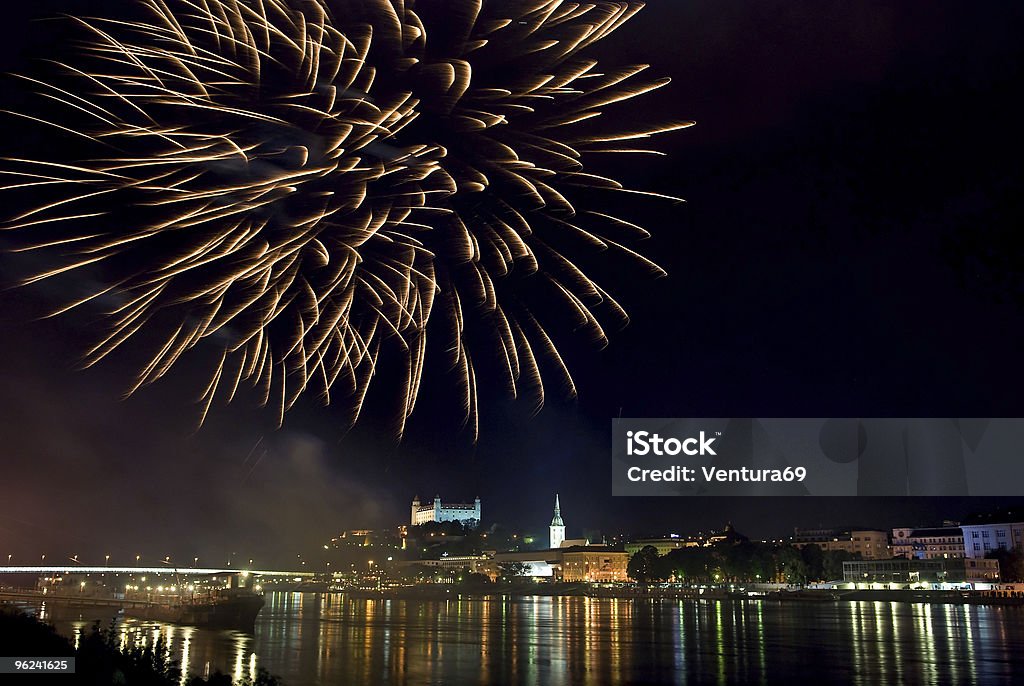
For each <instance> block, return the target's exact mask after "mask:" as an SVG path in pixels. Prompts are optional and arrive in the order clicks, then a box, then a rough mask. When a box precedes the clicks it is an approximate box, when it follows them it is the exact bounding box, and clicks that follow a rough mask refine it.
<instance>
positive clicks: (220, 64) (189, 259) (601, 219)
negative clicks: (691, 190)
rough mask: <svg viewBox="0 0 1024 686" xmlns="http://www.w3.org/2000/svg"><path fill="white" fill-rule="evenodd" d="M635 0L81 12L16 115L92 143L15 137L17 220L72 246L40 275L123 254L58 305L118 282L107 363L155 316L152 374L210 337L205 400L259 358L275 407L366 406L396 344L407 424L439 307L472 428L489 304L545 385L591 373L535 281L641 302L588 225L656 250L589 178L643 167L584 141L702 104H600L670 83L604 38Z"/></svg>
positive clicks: (571, 299) (225, 391) (321, 0)
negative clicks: (609, 164)
mask: <svg viewBox="0 0 1024 686" xmlns="http://www.w3.org/2000/svg"><path fill="white" fill-rule="evenodd" d="M640 7H641V4H640V3H633V2H592V3H585V4H581V3H570V2H563V1H562V0H515V1H512V2H504V1H503V2H496V1H495V2H481V1H480V0H477V1H473V0H458V1H457V2H455V1H453V0H445V1H444V2H442V1H440V0H435V1H433V2H429V1H424V0H419V1H417V2H414V1H413V0H366V1H363V2H358V1H355V0H347V1H344V0H336V1H329V0H304V1H301V2H300V1H297V0H142V2H140V8H141V9H142V10H143V15H144V16H143V17H142V18H140V19H131V20H126V19H122V20H118V19H112V18H108V19H103V18H72V19H70V21H72V22H74V23H75V24H76V25H77V31H78V32H79V35H81V36H82V37H83V39H82V41H81V42H80V43H78V44H77V45H76V47H75V49H74V50H73V51H72V55H71V56H70V57H69V58H67V59H55V60H52V61H51V64H52V66H53V67H54V72H55V76H54V77H53V78H30V77H21V78H22V79H24V80H25V81H26V82H28V83H30V84H31V85H32V86H33V87H34V90H35V92H36V93H37V94H38V96H40V97H42V98H44V99H46V101H47V102H49V103H52V104H53V105H54V107H56V108H57V109H56V110H55V112H57V114H55V115H53V116H40V115H38V114H25V113H15V112H11V113H10V114H13V115H15V116H18V117H21V118H23V119H29V120H32V121H34V122H37V123H39V124H43V125H45V126H47V127H50V128H51V129H52V130H53V131H54V133H55V134H58V135H59V136H61V137H63V138H66V139H68V140H69V141H70V142H69V144H68V146H67V148H66V149H68V150H70V149H73V150H74V151H76V154H75V155H74V156H73V159H72V160H71V161H69V157H68V153H67V152H64V153H63V154H62V155H61V156H54V157H51V158H47V157H41V156H34V158H33V159H20V158H19V159H12V158H8V159H7V161H6V163H5V165H4V168H3V169H0V174H2V175H3V176H4V177H5V178H6V179H7V182H6V185H5V186H4V190H7V191H10V192H23V193H24V192H28V193H31V195H32V197H33V198H35V199H36V201H35V202H34V204H33V205H31V206H30V207H28V208H26V209H25V210H24V211H20V212H19V213H18V214H17V215H16V216H14V217H12V218H11V219H10V220H9V221H8V222H7V223H6V226H5V227H4V228H5V229H6V230H7V231H8V232H9V233H8V235H15V236H17V237H19V239H20V240H21V241H22V243H21V244H20V246H19V247H18V248H17V249H18V250H24V251H28V250H46V251H48V252H49V253H50V254H51V255H52V256H54V257H57V256H59V257H60V261H59V263H56V264H54V265H53V266H52V268H48V269H46V270H43V271H40V272H39V273H37V274H35V275H34V276H33V277H32V278H30V279H28V280H27V281H28V283H33V282H36V281H40V280H43V279H47V278H50V277H55V276H57V275H59V274H64V273H68V272H71V271H73V270H80V269H82V268H84V267H87V266H89V265H93V267H94V268H101V269H102V270H103V273H104V275H105V283H104V284H103V286H102V287H101V288H98V289H96V290H95V291H93V292H90V293H89V294H87V295H86V296H85V297H82V298H77V299H75V300H74V301H73V302H70V303H67V305H66V306H64V307H62V308H61V309H60V312H66V311H67V310H69V309H71V308H74V307H77V306H81V305H83V304H85V303H88V302H90V301H96V302H100V301H101V300H103V301H107V300H109V299H110V298H111V297H115V296H116V303H117V304H116V306H114V307H112V308H110V310H109V312H108V313H107V314H109V321H110V324H111V326H110V328H109V330H108V331H107V332H106V333H105V335H103V336H102V337H101V339H100V340H99V341H98V342H97V344H96V345H95V346H94V347H93V348H92V349H90V350H89V351H88V352H87V354H86V355H85V364H86V365H93V364H96V363H97V362H99V361H100V360H102V359H103V358H105V357H106V356H108V355H109V354H111V353H112V352H113V351H114V350H116V349H118V348H119V347H120V346H122V345H125V344H126V343H127V342H129V340H130V339H132V337H133V336H134V335H135V334H136V333H137V332H139V331H140V330H144V331H147V332H151V331H153V332H159V340H158V342H157V343H156V345H154V346H153V347H152V350H151V355H150V357H149V359H148V362H146V363H145V364H144V365H143V366H142V368H141V369H140V371H139V373H138V375H137V377H136V379H135V380H134V382H133V383H132V384H131V388H130V389H129V392H133V391H135V390H136V389H138V388H140V387H142V386H145V385H147V384H150V383H153V382H154V381H156V380H157V379H160V378H161V377H163V376H164V375H165V374H167V373H168V371H169V370H170V369H171V368H172V367H173V366H174V365H175V363H176V362H178V360H179V359H180V358H181V357H182V355H183V354H185V353H186V352H188V351H189V350H191V349H193V348H194V347H195V346H197V345H198V344H199V343H200V342H201V341H204V340H209V341H213V342H215V343H216V345H217V346H218V348H219V350H220V351H221V353H220V355H219V362H218V363H216V364H215V366H214V368H213V369H212V371H211V373H210V375H209V383H208V385H207V386H206V388H205V389H204V390H203V392H202V395H201V398H200V404H201V408H202V409H201V417H202V418H205V416H206V414H207V412H208V411H209V408H210V404H211V403H212V401H213V399H214V397H215V396H218V395H220V396H221V397H224V398H225V399H226V400H228V401H230V400H231V399H232V398H234V397H235V395H236V393H237V392H238V389H239V387H240V385H241V384H243V383H248V384H251V385H253V386H255V387H257V388H259V389H260V393H261V396H262V401H263V403H264V404H269V405H272V406H273V407H274V408H275V409H276V412H277V414H278V417H279V421H283V417H284V414H285V412H286V411H287V410H288V409H289V408H290V407H292V405H293V404H294V403H295V402H296V400H297V399H298V398H299V397H300V396H301V395H302V394H303V393H307V392H312V393H316V394H318V395H319V396H320V397H321V398H322V399H323V401H324V402H330V401H331V398H332V396H334V397H335V399H341V400H343V401H344V402H346V403H347V404H348V406H349V408H350V409H349V412H348V419H349V420H350V421H351V422H354V421H355V420H356V419H357V418H358V415H359V412H360V409H361V408H362V405H363V399H364V398H365V396H366V393H367V390H368V388H369V387H370V384H371V381H372V380H373V378H374V376H375V370H376V368H377V365H378V363H380V362H382V361H383V360H385V359H387V360H388V361H389V364H393V362H392V360H394V359H397V360H400V363H399V364H400V365H401V366H400V367H399V368H400V369H401V373H402V377H403V379H404V383H403V385H402V388H401V389H400V391H399V392H398V393H397V397H399V398H400V402H399V405H400V406H399V408H398V409H397V412H396V414H397V417H398V426H399V433H400V432H401V430H402V427H404V423H405V420H406V419H407V418H408V416H409V415H410V413H411V412H412V411H413V408H414V406H415V403H416V397H417V393H418V390H419V385H420V379H421V376H422V372H423V366H424V363H425V358H426V353H427V334H428V332H429V333H430V335H431V337H432V338H433V337H440V340H441V341H442V345H441V346H439V347H440V349H441V350H443V351H444V352H442V353H440V354H442V355H446V356H447V364H448V365H449V366H450V367H451V368H452V369H454V370H456V371H457V373H456V374H455V376H456V378H457V379H458V383H459V384H460V388H461V395H462V398H463V407H462V410H463V412H464V413H465V416H466V418H467V420H468V421H469V422H470V425H471V427H472V431H473V432H474V435H475V434H476V431H477V430H478V427H477V408H476V405H477V400H476V395H477V394H476V372H475V365H474V358H473V351H471V349H470V348H471V346H470V345H469V344H468V341H469V338H470V335H469V333H470V331H471V330H472V329H473V328H474V327H475V328H476V329H477V330H483V331H485V332H486V334H487V335H486V338H487V340H490V341H491V345H490V346H483V347H482V349H478V350H476V351H475V352H476V353H477V354H478V355H482V354H486V355H488V356H490V357H491V358H494V359H497V360H499V361H500V367H501V368H502V369H503V370H504V371H503V376H504V379H505V385H506V386H507V389H508V391H509V392H510V393H512V394H513V395H527V396H529V397H530V398H532V402H533V403H534V404H535V405H536V406H537V407H539V406H540V405H541V404H542V403H543V401H544V392H545V391H544V383H545V382H544V380H543V379H542V374H541V366H542V365H541V360H549V361H551V362H553V363H554V364H553V365H549V366H552V367H553V368H554V369H556V370H558V375H559V377H560V379H559V386H560V387H562V388H564V389H565V391H566V392H568V393H573V392H574V390H575V389H574V387H573V384H572V380H571V377H570V375H569V372H568V370H567V368H566V365H565V364H564V362H563V360H562V358H561V356H560V355H559V352H558V350H557V349H556V346H555V345H554V343H553V340H552V337H551V335H549V333H548V331H547V328H546V326H547V325H546V324H544V323H543V322H542V318H541V317H540V316H538V315H537V314H536V311H535V308H534V309H531V307H530V300H531V297H534V298H535V297H537V294H540V297H543V298H544V299H545V300H546V301H550V302H557V303H559V306H558V310H559V311H558V313H557V314H556V315H552V316H549V317H548V319H549V320H551V321H554V320H561V321H563V322H566V323H567V324H568V325H569V327H570V328H573V329H581V330H583V331H585V332H586V333H587V335H589V336H590V337H592V338H593V339H595V340H597V341H599V342H603V341H605V340H606V337H605V328H606V326H607V325H608V322H609V321H610V322H612V323H613V324H615V325H620V324H623V323H624V322H625V320H626V315H625V312H624V311H623V310H622V308H621V307H620V306H619V305H618V303H617V302H616V301H615V300H614V299H613V298H612V297H611V295H609V293H608V292H606V291H605V290H604V289H603V288H602V287H601V286H600V285H598V284H597V283H595V282H594V281H593V280H592V279H591V278H589V277H588V276H587V275H586V274H585V273H584V272H583V270H582V268H581V267H579V266H578V265H577V260H575V259H574V254H575V252H576V251H579V250H583V249H586V250H591V251H598V250H600V251H608V252H609V253H618V254H620V255H622V256H624V257H626V258H628V259H630V260H638V261H640V262H641V263H643V264H645V265H646V266H647V267H648V268H649V269H650V270H651V271H652V272H654V273H659V272H660V270H659V268H658V267H657V266H656V265H654V264H653V263H652V262H649V261H648V260H646V258H644V257H642V256H640V255H639V254H638V253H636V252H635V251H633V250H632V249H631V248H629V247H627V246H626V243H628V242H629V241H630V240H631V239H635V238H637V237H645V236H646V235H647V233H646V231H645V230H644V229H642V228H641V227H639V226H637V225H635V224H633V223H631V222H628V221H626V220H625V219H622V218H619V217H616V216H613V214H611V213H610V212H608V211H607V210H601V211H598V209H589V208H587V207H578V205H579V201H578V200H577V198H578V197H582V195H583V194H585V193H592V192H593V189H599V190H602V191H607V192H608V193H640V192H641V191H636V190H631V189H627V188H625V187H623V186H622V185H621V184H620V183H618V182H616V181H615V180H613V179H610V178H607V177H604V176H600V175H597V174H593V173H589V172H588V171H587V167H586V165H585V163H586V160H587V159H588V156H589V155H596V154H604V153H630V154H632V153H638V154H645V153H646V154H658V153H656V152H655V151H653V150H648V149H644V148H643V147H636V145H637V143H638V142H639V143H640V144H642V143H643V140H644V139H647V138H649V137H650V136H652V135H654V134H657V133H661V132H665V131H670V130H674V129H678V128H683V127H685V126H688V125H690V124H691V122H675V123H669V124H662V125H658V126H642V125H637V127H636V128H635V129H630V130H617V131H611V132H609V131H601V130H600V127H599V126H595V125H594V124H595V122H594V120H595V119H596V118H598V117H599V116H600V114H601V112H602V111H603V110H604V109H605V108H606V107H609V106H613V105H615V104H616V103H619V102H622V101H625V100H628V99H629V98H632V97H635V96H638V95H641V94H643V93H646V92H648V91H650V90H653V89H656V88H659V87H661V86H663V85H665V84H666V83H667V79H654V80H645V79H644V76H643V72H644V70H645V68H646V67H644V66H633V67H626V68H616V69H612V70H606V69H599V68H598V65H597V63H596V61H594V60H592V59H589V58H587V57H586V56H585V51H586V49H587V48H588V47H589V46H591V45H592V44H593V43H595V42H596V41H599V40H601V39H602V38H604V37H605V36H607V35H608V34H609V33H611V32H612V31H614V30H615V29H617V28H618V27H620V26H621V25H622V24H623V23H625V22H626V21H627V20H629V19H630V17H632V16H633V15H634V14H635V13H636V12H637V11H638V10H639V9H640ZM78 151H82V152H81V154H78ZM651 195H653V194H651ZM38 198H43V200H38ZM524 280H529V281H530V282H531V286H530V288H529V289H524V288H523V287H522V283H523V281H524ZM528 293H529V294H532V295H528ZM101 296H106V297H105V298H101ZM98 299H99V300H98ZM545 307H547V308H550V307H551V305H545ZM54 314H56V313H54ZM602 320H603V321H604V323H602ZM146 338H147V340H150V339H152V338H154V336H153V335H148V336H147V337H146ZM477 338H479V337H477ZM395 351H397V352H395ZM201 421H202V420H201Z"/></svg>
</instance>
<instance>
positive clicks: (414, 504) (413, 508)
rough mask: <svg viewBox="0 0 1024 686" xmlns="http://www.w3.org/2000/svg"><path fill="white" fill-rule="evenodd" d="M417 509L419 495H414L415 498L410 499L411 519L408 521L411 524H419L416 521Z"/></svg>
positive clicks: (418, 507) (418, 506)
mask: <svg viewBox="0 0 1024 686" xmlns="http://www.w3.org/2000/svg"><path fill="white" fill-rule="evenodd" d="M419 509H420V497H419V496H416V497H415V498H413V499H412V519H411V520H410V522H409V523H410V524H412V525H413V526H416V525H417V524H419V522H417V521H416V513H417V512H418V511H419Z"/></svg>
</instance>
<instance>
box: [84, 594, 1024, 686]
mask: <svg viewBox="0 0 1024 686" xmlns="http://www.w3.org/2000/svg"><path fill="white" fill-rule="evenodd" d="M91 624H92V623H91V622H84V621H75V622H71V623H70V624H69V625H68V626H69V627H70V628H69V629H67V630H65V633H67V635H68V636H73V637H74V640H75V641H76V643H77V642H78V641H79V640H80V635H81V633H82V632H86V633H87V632H88V631H90V630H91ZM117 635H118V637H119V640H120V642H121V643H122V644H123V645H125V646H129V645H138V646H144V645H150V646H152V645H155V642H156V641H157V639H159V638H161V637H162V638H163V641H164V644H165V645H166V646H168V648H169V649H170V650H171V652H172V656H173V657H175V658H177V659H180V660H181V661H182V662H183V663H184V664H186V665H187V666H188V667H187V670H186V671H188V672H191V673H194V674H200V675H207V674H210V673H212V672H213V671H214V670H220V671H222V672H224V673H226V674H228V675H230V676H231V677H233V678H235V679H238V678H241V677H249V678H254V677H255V675H256V673H257V669H258V668H259V667H260V666H263V667H266V668H267V669H269V670H270V671H271V672H272V673H275V674H278V675H280V676H281V677H282V678H283V680H284V682H285V683H287V684H290V685H291V684H301V685H306V684H335V683H360V684H363V683H365V684H383V683H389V684H391V683H394V684H427V683H430V684H436V683H441V684H447V683H479V684H494V683H545V684H553V685H555V686H557V685H561V684H564V685H568V684H584V685H591V684H594V685H596V684H623V683H648V682H650V683H680V682H684V681H690V682H694V683H719V684H739V683H765V682H769V681H771V682H775V681H781V680H785V679H793V680H796V681H800V680H806V679H809V678H811V677H812V676H814V675H817V676H819V677H820V675H823V674H825V675H827V674H832V675H836V677H837V678H838V679H839V680H840V681H845V682H847V683H859V684H875V683H878V682H880V681H894V680H895V681H897V682H900V683H972V682H973V683H978V682H985V681H992V680H998V678H1000V677H1003V676H1007V677H1008V676H1009V672H1008V671H1007V670H1009V669H1010V668H1011V667H1012V665H1013V662H1014V661H1015V660H1017V659H1019V655H1020V654H1022V653H1024V608H1009V607H984V606H982V607H978V606H952V605H948V606H930V605H923V604H917V605H913V604H907V603H890V602H852V603H842V602H803V603H801V602H789V603H779V602H774V601H764V602H761V601H716V600H712V601H675V600H651V599H614V598H588V597H556V598H551V597H539V596H537V597H525V598H512V597H502V596H496V597H491V598H487V599H468V598H460V597H458V596H454V597H452V598H451V599H448V600H440V601H422V600H421V601H415V600H399V599H384V600H381V599H358V598H351V597H348V596H343V595H340V594H325V595H315V594H291V593H277V594H269V595H268V596H267V606H266V607H265V608H264V610H263V611H262V612H261V615H260V619H259V621H258V623H257V627H256V634H255V635H249V634H243V633H240V632H234V631H217V630H211V629H199V628H189V627H176V626H173V625H164V624H160V623H158V622H145V621H141V620H133V619H124V620H121V621H120V622H119V623H118V625H117Z"/></svg>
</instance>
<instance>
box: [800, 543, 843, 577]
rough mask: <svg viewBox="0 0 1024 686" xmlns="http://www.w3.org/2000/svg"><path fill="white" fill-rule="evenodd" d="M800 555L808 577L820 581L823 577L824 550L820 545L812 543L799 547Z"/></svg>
mask: <svg viewBox="0 0 1024 686" xmlns="http://www.w3.org/2000/svg"><path fill="white" fill-rule="evenodd" d="M800 557H801V558H802V559H803V561H804V566H805V567H806V572H805V573H806V575H807V578H808V579H812V580H814V581H820V580H821V579H823V578H824V577H825V552H824V551H823V550H822V549H821V546H818V545H815V544H814V543H811V544H809V545H805V546H803V547H802V548H801V549H800ZM840 566H841V565H840Z"/></svg>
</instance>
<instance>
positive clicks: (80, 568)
mask: <svg viewBox="0 0 1024 686" xmlns="http://www.w3.org/2000/svg"><path fill="white" fill-rule="evenodd" d="M0 574H178V575H192V576H209V575H212V574H251V575H252V576H268V577H285V578H303V579H312V578H314V577H316V576H318V574H317V573H316V572H310V571H301V572H289V571H282V570H272V569H233V568H231V567H171V566H168V565H165V566H163V567H107V566H88V565H75V564H72V565H46V566H31V567H30V566H25V567H2V566H0Z"/></svg>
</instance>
